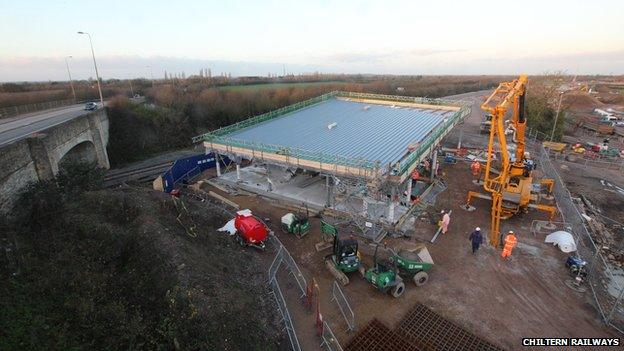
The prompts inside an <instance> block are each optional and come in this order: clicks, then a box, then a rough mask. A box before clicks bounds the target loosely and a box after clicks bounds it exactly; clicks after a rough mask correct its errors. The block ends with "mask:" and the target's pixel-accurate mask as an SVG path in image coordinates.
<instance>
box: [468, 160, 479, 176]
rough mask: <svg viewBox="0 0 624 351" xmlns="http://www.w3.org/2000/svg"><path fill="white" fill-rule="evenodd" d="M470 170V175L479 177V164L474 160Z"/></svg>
mask: <svg viewBox="0 0 624 351" xmlns="http://www.w3.org/2000/svg"><path fill="white" fill-rule="evenodd" d="M470 170H471V171H472V175H473V176H475V177H478V176H479V172H480V171H481V163H479V161H477V160H474V161H473V162H472V164H471V165H470Z"/></svg>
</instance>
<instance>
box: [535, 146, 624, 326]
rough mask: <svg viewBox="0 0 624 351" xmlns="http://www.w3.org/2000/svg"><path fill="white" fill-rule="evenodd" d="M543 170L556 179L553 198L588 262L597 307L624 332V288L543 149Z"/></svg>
mask: <svg viewBox="0 0 624 351" xmlns="http://www.w3.org/2000/svg"><path fill="white" fill-rule="evenodd" d="M539 160H540V161H539V167H540V168H541V171H542V173H543V176H544V177H549V178H552V179H554V180H555V186H554V188H553V195H554V196H555V199H556V200H557V207H558V208H559V212H560V213H561V215H562V217H563V219H564V222H565V223H566V224H567V226H566V227H567V228H569V230H568V231H570V232H571V233H572V234H573V235H574V236H575V239H576V241H577V254H578V255H579V256H580V257H582V258H583V259H584V260H586V261H587V262H588V267H589V269H588V285H589V287H590V288H591V291H592V295H593V298H594V301H595V305H596V308H597V309H598V311H599V312H600V315H601V317H602V319H603V321H604V322H605V323H606V324H608V325H610V326H612V327H614V328H615V329H616V330H618V331H619V332H620V333H624V310H623V309H622V308H621V307H620V305H621V304H620V300H621V299H622V297H623V294H624V293H623V290H624V287H623V286H622V284H621V283H620V282H619V281H618V280H617V279H616V278H615V277H614V274H613V268H612V267H611V265H610V264H608V263H607V261H606V260H605V258H604V257H603V255H602V254H601V252H600V248H599V247H598V246H597V245H596V243H595V241H594V240H593V238H592V236H591V234H590V231H589V230H588V229H587V226H586V225H585V219H584V218H583V216H582V215H581V211H580V210H579V208H578V206H577V204H576V203H575V202H574V200H573V198H572V195H571V194H570V192H569V190H568V189H567V187H566V186H565V183H564V182H563V180H562V179H561V177H560V176H559V173H558V172H557V169H556V168H555V167H554V165H553V164H552V161H551V159H550V156H549V154H548V151H547V150H546V149H545V148H544V147H543V146H540V153H539Z"/></svg>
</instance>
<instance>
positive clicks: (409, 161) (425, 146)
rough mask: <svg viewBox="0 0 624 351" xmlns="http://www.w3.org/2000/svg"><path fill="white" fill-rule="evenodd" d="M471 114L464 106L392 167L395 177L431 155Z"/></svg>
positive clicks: (468, 108)
mask: <svg viewBox="0 0 624 351" xmlns="http://www.w3.org/2000/svg"><path fill="white" fill-rule="evenodd" d="M469 114H470V107H468V106H462V107H461V108H460V109H459V111H457V112H455V113H454V114H453V115H452V116H451V117H449V118H448V119H446V121H445V122H444V123H443V125H442V126H439V127H438V128H436V130H435V131H433V132H432V133H431V134H430V135H429V136H428V137H427V138H426V139H425V140H424V141H423V142H422V143H420V145H419V146H418V149H417V150H415V151H414V152H411V153H410V154H409V155H407V156H406V157H405V158H403V159H402V160H400V161H399V162H397V163H396V164H395V165H394V166H393V167H392V173H393V174H395V175H400V174H404V173H405V172H406V171H408V170H409V169H410V168H411V167H412V165H414V163H416V162H419V161H420V160H421V159H422V158H423V157H425V156H426V155H428V154H430V153H431V151H432V150H433V148H434V147H435V145H437V144H438V143H439V142H440V140H441V139H442V138H443V137H444V136H445V135H446V134H448V133H449V132H450V131H451V129H453V127H454V126H455V125H456V124H457V123H459V121H461V120H462V119H464V118H465V117H466V116H468V115H469Z"/></svg>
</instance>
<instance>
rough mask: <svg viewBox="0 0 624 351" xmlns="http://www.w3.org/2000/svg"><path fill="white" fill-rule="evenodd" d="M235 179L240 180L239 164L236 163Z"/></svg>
mask: <svg viewBox="0 0 624 351" xmlns="http://www.w3.org/2000/svg"><path fill="white" fill-rule="evenodd" d="M236 181H237V182H240V181H241V175H240V165H239V164H238V163H237V164H236Z"/></svg>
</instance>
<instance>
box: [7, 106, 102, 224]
mask: <svg viewBox="0 0 624 351" xmlns="http://www.w3.org/2000/svg"><path fill="white" fill-rule="evenodd" d="M83 108H84V105H72V106H67V107H63V108H58V109H53V110H47V111H40V112H36V113H32V114H28V115H21V116H17V117H13V118H5V119H0V165H1V166H0V212H1V213H7V212H8V211H10V209H11V207H12V204H13V202H14V201H15V199H16V196H17V194H18V192H19V190H21V189H22V188H23V187H25V186H26V185H27V184H29V183H31V182H35V181H37V180H42V181H43V180H49V179H52V178H54V176H55V175H56V174H57V173H58V171H59V168H61V167H62V165H63V164H64V163H67V162H70V161H77V160H80V161H88V162H95V163H97V164H98V166H100V167H102V168H104V169H108V168H110V164H109V161H108V154H107V152H106V145H107V144H108V124H109V123H108V116H107V115H106V111H105V109H98V110H95V111H85V110H84V109H83Z"/></svg>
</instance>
